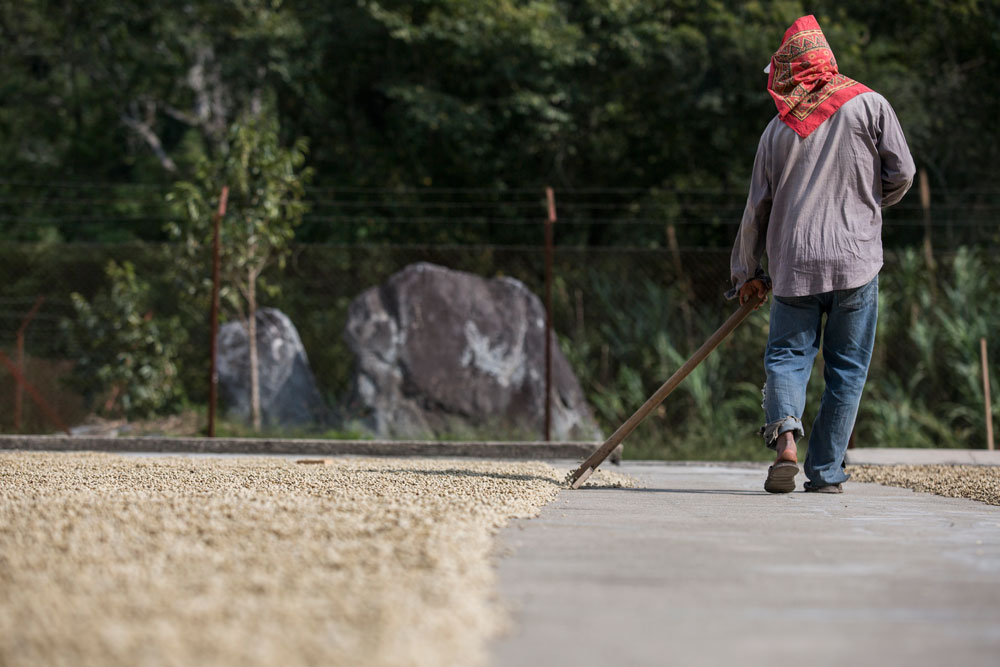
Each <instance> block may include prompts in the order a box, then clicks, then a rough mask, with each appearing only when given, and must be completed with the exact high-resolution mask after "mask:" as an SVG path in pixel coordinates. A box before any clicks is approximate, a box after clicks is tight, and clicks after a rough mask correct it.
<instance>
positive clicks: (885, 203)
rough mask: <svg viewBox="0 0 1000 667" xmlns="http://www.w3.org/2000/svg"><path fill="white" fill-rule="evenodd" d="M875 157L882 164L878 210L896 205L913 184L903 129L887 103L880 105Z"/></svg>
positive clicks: (910, 157) (911, 158)
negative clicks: (880, 111)
mask: <svg viewBox="0 0 1000 667" xmlns="http://www.w3.org/2000/svg"><path fill="white" fill-rule="evenodd" d="M879 120H880V121H881V123H880V125H881V133H880V135H879V138H878V156H879V159H880V160H881V162H882V208H886V207H889V206H892V205H893V204H895V203H897V202H899V200H900V199H902V198H903V195H905V194H906V192H907V190H909V189H910V186H911V185H913V176H914V174H916V172H917V169H916V166H914V164H913V157H912V156H911V155H910V149H909V147H907V145H906V138H905V137H904V136H903V128H901V127H900V126H899V120H898V119H897V118H896V113H895V112H894V111H893V110H892V107H891V106H890V105H889V103H888V102H885V103H883V104H882V114H881V118H880V119H879Z"/></svg>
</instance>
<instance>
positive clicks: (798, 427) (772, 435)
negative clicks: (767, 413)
mask: <svg viewBox="0 0 1000 667" xmlns="http://www.w3.org/2000/svg"><path fill="white" fill-rule="evenodd" d="M789 431H793V432H794V433H795V442H798V441H799V438H801V437H802V436H804V435H805V434H806V432H805V430H803V428H802V422H801V421H800V420H799V419H797V418H795V417H792V416H791V415H789V416H788V417H782V418H781V419H779V420H777V421H773V422H771V423H770V424H767V425H765V426H762V427H761V428H760V430H759V431H758V432H757V433H758V435H762V436H764V444H766V445H767V447H768V448H769V449H774V450H777V449H778V436H779V435H781V434H782V433H788V432H789Z"/></svg>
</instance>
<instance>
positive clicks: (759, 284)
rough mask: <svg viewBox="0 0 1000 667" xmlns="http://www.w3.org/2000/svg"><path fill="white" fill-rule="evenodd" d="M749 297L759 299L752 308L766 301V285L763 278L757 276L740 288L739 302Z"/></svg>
mask: <svg viewBox="0 0 1000 667" xmlns="http://www.w3.org/2000/svg"><path fill="white" fill-rule="evenodd" d="M751 299H759V300H760V303H758V304H757V305H756V306H755V307H754V310H757V308H760V306H761V304H762V303H764V302H765V301H767V285H766V284H765V283H764V281H763V280H759V279H757V278H755V279H753V280H748V281H747V282H746V283H744V284H743V287H741V288H740V304H744V303H746V302H747V301H749V300H751Z"/></svg>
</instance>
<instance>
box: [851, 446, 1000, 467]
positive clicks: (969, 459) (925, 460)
mask: <svg viewBox="0 0 1000 667" xmlns="http://www.w3.org/2000/svg"><path fill="white" fill-rule="evenodd" d="M865 464H870V465H914V466H916V465H980V466H1000V450H996V449H994V450H992V451H990V450H986V449H917V448H912V449H910V448H903V447H862V448H858V449H849V450H847V465H865Z"/></svg>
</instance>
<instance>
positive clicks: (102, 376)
mask: <svg viewBox="0 0 1000 667" xmlns="http://www.w3.org/2000/svg"><path fill="white" fill-rule="evenodd" d="M7 188H8V193H9V192H10V191H17V188H16V184H10V183H8V184H7ZM71 192H72V193H73V197H75V199H74V198H71V197H68V196H66V195H65V194H63V196H62V197H56V198H54V200H53V202H52V204H51V205H50V208H51V209H52V211H51V212H50V213H48V214H47V215H43V214H42V212H41V211H40V208H41V207H42V204H40V203H39V202H37V201H36V200H35V199H33V198H32V196H33V195H34V193H35V191H34V190H30V191H27V192H24V193H22V195H23V197H24V199H20V200H19V199H17V198H16V197H15V198H9V199H8V201H14V202H22V203H23V202H26V201H30V202H32V206H33V208H32V209H31V210H30V211H28V212H26V213H23V215H22V216H21V217H18V215H17V212H16V211H14V210H12V209H11V207H10V206H9V207H8V210H7V211H6V213H7V218H9V219H14V218H16V220H15V221H14V223H13V224H12V225H9V226H8V228H7V238H17V237H18V235H19V234H20V233H21V231H23V230H24V229H27V228H32V229H33V227H31V226H32V225H34V226H35V227H37V226H39V225H41V226H47V227H46V228H47V229H51V230H54V231H53V232H52V236H53V237H55V238H54V240H51V241H39V240H26V241H15V240H8V241H4V242H2V243H0V259H2V263H0V279H2V283H0V284H2V286H0V351H2V352H3V353H4V359H5V360H6V361H5V365H4V367H3V368H2V369H0V378H2V379H0V406H2V407H0V429H2V431H4V432H22V433H40V432H50V431H58V430H60V429H61V428H62V427H66V428H68V429H74V428H79V427H80V426H81V425H83V424H87V423H90V424H91V428H97V426H95V424H97V423H98V420H97V419H95V416H98V415H99V416H101V417H102V418H103V419H105V420H109V421H110V423H111V427H113V428H118V429H119V430H120V429H122V428H123V422H124V420H125V417H126V415H127V414H129V413H130V409H131V408H135V407H136V406H138V405H147V406H154V407H153V408H151V409H148V410H145V413H148V414H145V415H144V418H143V419H138V418H136V417H134V416H133V417H132V419H131V420H130V421H131V424H130V425H129V426H128V427H127V428H131V429H132V432H135V433H139V432H165V433H176V434H197V433H200V432H203V430H204V428H205V419H206V409H205V406H206V403H207V398H208V359H209V345H210V340H211V336H210V332H209V328H208V321H209V318H208V310H207V307H208V303H209V299H208V292H207V291H206V286H207V284H208V279H209V277H210V274H209V272H208V267H210V264H209V262H208V261H207V259H208V252H209V250H210V249H209V248H208V247H206V248H205V253H206V264H205V266H206V275H205V277H204V278H205V280H204V281H203V282H199V283H198V284H193V285H192V284H187V285H185V284H182V283H180V282H178V280H179V279H178V277H177V276H175V275H174V272H173V270H172V269H173V264H174V260H173V257H174V251H175V248H173V247H172V246H171V245H170V244H169V243H164V242H163V237H162V235H161V236H159V237H158V236H157V235H156V234H154V233H153V232H151V231H150V228H153V229H155V228H158V227H162V225H163V223H164V221H165V220H167V219H169V217H170V216H169V214H168V213H167V212H166V209H159V208H156V206H158V204H157V201H158V198H162V194H163V193H162V192H156V191H153V192H152V193H148V192H146V191H143V193H145V194H142V196H138V195H136V193H135V191H126V192H125V193H122V192H120V191H116V192H115V193H113V194H108V195H105V199H103V200H100V201H98V200H96V199H95V197H94V196H93V193H90V194H85V195H81V193H79V192H78V191H76V190H73V191H71ZM310 196H311V197H312V199H311V201H310V204H311V212H310V213H309V214H308V215H307V216H306V217H305V219H304V221H303V224H302V225H301V227H300V228H299V229H298V230H297V237H296V242H295V244H294V245H293V246H292V247H291V249H290V254H289V256H288V258H287V262H286V263H285V264H284V266H283V267H278V266H273V267H271V268H270V269H269V270H268V272H267V273H266V274H265V275H264V281H263V284H264V285H265V287H266V288H264V289H262V290H261V296H260V305H261V306H266V307H274V308H277V309H279V310H281V311H282V312H283V313H285V314H286V315H287V316H288V317H289V319H290V320H291V321H292V322H293V324H294V325H295V327H296V329H297V330H298V333H299V336H300V338H301V340H302V343H303V345H304V347H305V350H306V352H307V354H308V358H309V362H310V366H311V369H312V372H313V374H314V376H315V379H316V383H317V386H318V389H319V393H320V394H321V396H322V401H323V402H324V404H325V406H326V408H327V410H328V411H329V413H330V414H331V415H334V417H333V418H331V419H330V420H328V421H326V422H325V423H323V424H322V425H320V426H317V427H316V428H312V429H308V428H307V429H302V428H295V429H285V430H282V429H277V428H276V427H270V428H269V430H268V433H269V434H272V435H273V434H275V433H276V432H277V433H278V434H281V435H291V436H295V435H316V434H319V435H326V436H330V437H337V436H345V435H355V436H356V435H358V433H356V432H354V431H352V430H351V428H349V427H348V426H346V425H345V423H344V418H346V417H347V416H349V415H348V410H347V407H348V406H347V399H348V397H349V394H350V391H351V378H352V373H353V370H354V365H355V359H354V357H353V355H352V354H351V352H350V350H349V349H348V347H347V344H346V342H345V340H344V337H343V332H344V327H345V324H346V318H347V311H348V306H349V305H350V303H351V302H352V300H354V299H355V298H356V297H357V296H358V295H359V294H361V293H362V292H363V291H364V290H366V289H367V288H369V287H372V286H377V285H381V284H384V283H385V281H386V280H387V279H388V278H389V277H390V276H391V275H393V274H394V273H396V272H398V271H400V270H402V269H403V268H404V267H406V266H408V265H411V264H413V263H416V262H431V263H434V264H438V265H441V266H445V267H448V268H452V269H456V270H461V271H467V272H470V273H473V274H476V275H479V276H484V277H496V276H509V277H512V278H516V279H518V280H520V281H522V282H523V283H524V284H525V285H526V286H527V287H528V288H529V289H530V290H531V291H532V292H534V293H535V294H537V295H539V296H542V295H543V294H544V289H545V281H544V277H545V252H544V246H543V243H542V241H543V238H544V237H543V233H542V223H543V219H544V216H545V208H544V195H543V194H542V191H540V190H530V191H529V190H524V191H497V190H460V191H459V190H429V191H413V190H402V191H386V190H345V191H322V190H314V191H312V192H311V193H310ZM130 199H132V200H134V203H133V207H134V209H135V210H136V211H138V212H137V213H135V214H134V215H133V216H132V219H130V220H128V221H114V220H112V221H111V222H112V223H115V224H112V225H111V226H110V227H109V226H108V225H107V224H106V223H107V222H108V220H106V219H105V220H104V222H105V226H104V227H102V228H101V229H102V230H103V231H101V232H100V233H98V232H97V228H93V229H88V226H91V225H96V224H98V221H99V219H100V218H101V216H93V217H94V220H93V221H92V220H91V219H90V218H89V217H85V216H82V215H81V212H80V211H81V209H80V206H81V204H79V203H78V202H80V201H82V202H85V203H88V202H89V205H91V206H98V205H100V206H105V205H116V206H124V205H125V203H126V202H128V201H129V200H130ZM556 199H557V208H558V222H556V236H555V252H554V267H553V275H554V280H553V322H554V328H555V332H556V335H557V338H558V343H559V345H560V348H561V350H562V351H563V353H564V354H565V355H566V357H567V358H568V360H569V362H570V365H571V366H572V368H573V370H574V372H575V373H576V375H577V377H578V379H579V380H580V383H581V386H582V388H583V390H584V393H585V395H586V398H587V401H588V403H589V404H590V406H591V409H592V410H593V412H594V414H595V417H596V418H597V421H598V423H599V425H600V426H601V427H602V428H603V429H604V431H605V432H606V433H607V432H610V430H612V429H613V428H615V427H616V426H617V425H618V424H619V423H620V422H621V421H623V420H624V419H625V418H627V417H628V415H629V414H631V412H632V411H633V410H634V409H635V408H637V407H638V405H640V404H641V403H642V401H644V400H645V398H646V397H647V396H648V395H649V394H650V393H652V391H653V390H654V389H655V388H656V387H657V386H659V384H660V383H661V382H662V381H663V380H664V379H665V378H666V377H667V376H669V375H670V374H671V373H672V372H673V370H675V369H676V368H677V367H678V366H679V365H680V364H681V363H683V361H684V359H686V358H687V356H688V355H689V354H690V353H691V352H692V351H693V350H694V349H696V348H697V347H698V346H699V345H700V344H701V343H702V342H703V341H704V339H705V338H706V337H707V336H708V335H709V334H710V333H711V332H712V331H713V330H714V329H715V328H716V327H718V326H719V325H720V324H721V322H722V321H723V320H724V319H725V318H726V317H727V316H728V314H729V312H730V311H731V310H732V309H733V308H734V307H735V305H734V304H733V303H732V302H728V303H727V302H726V301H725V299H724V298H723V292H724V291H725V290H726V288H727V287H728V276H729V247H728V246H729V244H730V243H731V241H732V237H733V236H734V235H735V232H736V227H737V225H738V222H739V217H740V214H741V212H742V203H743V195H742V194H740V193H738V192H735V191H734V192H717V191H713V192H698V191H690V192H667V191H664V192H654V193H641V194H640V193H636V192H634V191H609V190H580V191H557V192H556ZM914 199H916V198H915V197H914ZM975 201H976V202H979V203H970V204H968V205H967V207H966V208H965V209H961V208H959V207H958V206H952V207H948V208H944V209H943V210H942V211H941V212H940V213H938V212H937V211H935V212H934V215H933V216H931V217H927V216H926V215H925V213H926V212H925V211H924V210H923V209H921V208H920V206H919V203H917V204H911V203H907V204H904V205H903V206H901V207H900V209H899V210H898V211H894V212H893V213H892V214H891V215H888V216H887V219H886V226H885V231H884V234H883V238H884V239H885V243H886V246H887V252H886V265H885V268H884V269H883V272H882V275H881V279H880V285H881V300H880V325H879V335H878V340H877V345H876V352H875V358H874V360H873V364H872V369H871V372H870V378H869V383H868V386H867V388H866V394H865V398H864V399H863V405H862V411H861V414H860V416H859V420H858V426H857V431H856V441H857V445H858V446H876V445H877V446H963V447H981V446H983V445H984V442H985V419H984V404H983V400H984V397H983V396H984V394H983V386H982V373H981V371H980V370H979V369H980V366H981V358H980V348H979V341H980V339H982V338H985V339H986V340H987V343H988V345H987V347H988V350H989V352H990V353H991V354H992V357H993V358H994V359H995V358H996V355H997V353H998V352H1000V350H998V349H997V348H998V345H997V341H996V338H997V337H996V336H995V334H994V332H995V331H996V324H997V323H998V320H1000V316H998V315H997V313H998V312H1000V310H998V309H1000V297H998V296H997V292H998V291H997V290H996V286H997V285H998V284H1000V270H998V269H997V268H996V266H995V263H994V262H992V261H991V259H992V258H991V255H990V249H991V248H992V249H994V250H995V248H996V247H997V232H996V225H995V224H994V223H990V222H989V217H990V215H991V211H993V210H995V209H992V208H990V207H989V206H987V205H986V204H983V203H982V200H979V199H977V200H975ZM101 202H103V203H101ZM963 213H964V217H963ZM123 217H126V216H123ZM74 225H75V226H74ZM108 229H112V230H119V232H120V234H121V239H118V240H114V239H112V240H100V241H94V240H92V239H93V238H94V237H99V236H100V235H101V234H104V235H107V234H108V233H109V232H108ZM18 230H21V231H18ZM68 230H70V231H68ZM122 230H124V231H122ZM927 230H930V231H931V234H930V235H928V233H927ZM69 239H76V240H69ZM88 239H91V240H88ZM928 241H929V243H928ZM112 261H113V262H115V263H116V265H117V266H119V267H120V266H124V265H126V263H127V264H130V265H131V266H132V267H134V272H133V273H132V274H129V275H124V274H122V273H119V274H109V273H108V272H107V267H108V265H109V262H112ZM223 287H225V286H223ZM74 294H75V295H78V296H73V295H74ZM74 299H75V300H76V301H74ZM234 317H235V311H228V310H227V309H226V308H225V301H224V306H223V321H226V320H227V319H233V318H234ZM130 332H131V333H130ZM130 335H131V336H132V338H129V337H128V336H130ZM766 335H767V313H766V310H763V309H762V310H761V311H760V312H759V313H757V314H755V315H754V316H753V317H751V318H750V320H748V321H747V323H746V324H744V325H743V326H742V327H741V328H740V329H739V330H738V331H737V332H736V334H734V336H732V338H731V339H729V340H728V341H726V342H725V343H724V345H723V346H722V347H721V348H720V349H719V350H718V351H717V352H716V353H715V354H713V355H712V356H711V357H710V358H709V359H708V360H707V361H706V362H705V363H704V364H703V365H702V367H700V368H699V370H698V371H697V372H696V373H695V374H694V375H692V376H691V378H689V379H688V380H687V381H686V382H685V383H684V385H682V388H681V389H680V390H678V392H677V393H675V395H673V396H672V397H671V398H670V399H668V401H667V402H666V403H665V404H664V405H663V406H661V408H660V409H659V410H658V411H657V412H656V413H655V414H654V416H653V417H652V418H651V419H650V420H649V421H648V422H647V423H646V424H645V425H643V426H642V427H641V428H640V430H639V431H637V432H636V434H635V435H634V436H633V437H632V438H631V439H630V442H629V445H630V447H631V450H632V452H633V453H634V455H637V456H677V457H697V458H713V457H733V456H737V457H749V456H757V455H758V454H759V453H760V443H759V440H758V439H756V438H755V436H754V433H755V431H756V429H757V427H758V426H759V424H760V421H761V418H762V416H761V411H760V385H761V383H762V380H763V370H762V367H761V353H762V350H763V346H764V342H765V340H766ZM81 338H85V339H87V340H81ZM123 341H128V342H127V343H125V342H123ZM116 345H117V346H121V347H122V348H123V349H109V346H111V347H114V346H116ZM126 346H127V349H124V348H125V347H126ZM158 354H159V355H160V356H162V357H163V358H165V359H167V360H168V361H170V362H171V363H170V364H169V365H168V366H162V365H158V364H157V363H156V362H155V361H154V362H149V364H148V365H149V367H150V368H149V369H147V370H145V371H143V370H141V369H140V370H137V371H136V377H141V376H142V373H143V372H145V373H146V381H147V382H148V383H149V384H151V385H154V386H153V387H152V388H151V389H148V390H143V391H154V390H156V389H161V390H162V389H164V384H165V383H172V384H175V385H176V387H175V388H174V389H172V390H171V392H172V393H170V395H169V396H167V397H166V398H165V399H163V400H161V401H160V402H159V403H157V402H156V401H155V400H154V399H156V395H155V391H154V394H153V395H152V396H150V395H145V394H142V393H141V392H137V391H132V389H130V388H129V387H123V386H118V385H121V384H122V383H123V382H125V380H123V379H122V378H124V377H127V376H125V375H121V374H116V372H115V371H116V366H122V365H127V364H130V363H139V361H141V359H140V358H142V357H143V355H146V356H147V357H151V358H154V359H155V358H156V357H157V355H158ZM137 359H138V360H139V361H137ZM161 361H162V359H161ZM817 363H822V361H821V360H819V361H818V362H817ZM140 365H141V364H140ZM88 374H89V375H88ZM158 374H159V375H158ZM820 375H821V374H819V373H814V378H813V382H812V384H811V387H810V400H809V408H808V409H807V414H806V416H805V419H806V421H807V423H808V420H809V419H810V418H811V411H812V410H814V409H815V406H816V405H817V404H818V395H819V394H818V392H819V391H820V390H821V378H820ZM16 377H20V378H21V379H20V380H18V379H16ZM116 383H117V384H116ZM997 394H1000V392H994V396H996V395H997ZM160 398H163V397H160ZM143 400H146V401H147V403H142V401H143ZM157 400H159V399H157ZM994 403H996V400H995V401H994ZM157 406H158V407H157ZM996 407H997V405H994V406H993V408H994V409H995V408H996ZM131 412H132V413H135V412H136V411H135V410H134V409H132V410H131ZM167 415H174V416H167ZM177 415H179V416H177ZM103 426H104V427H108V422H104V423H103ZM222 432H224V433H236V434H240V435H250V434H251V431H250V430H249V427H247V426H246V425H245V424H243V423H241V422H240V421H239V420H225V421H224V422H223V424H222ZM540 436H541V433H539V434H538V437H540ZM496 437H497V438H502V437H504V434H503V433H502V432H498V433H497V434H496Z"/></svg>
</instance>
